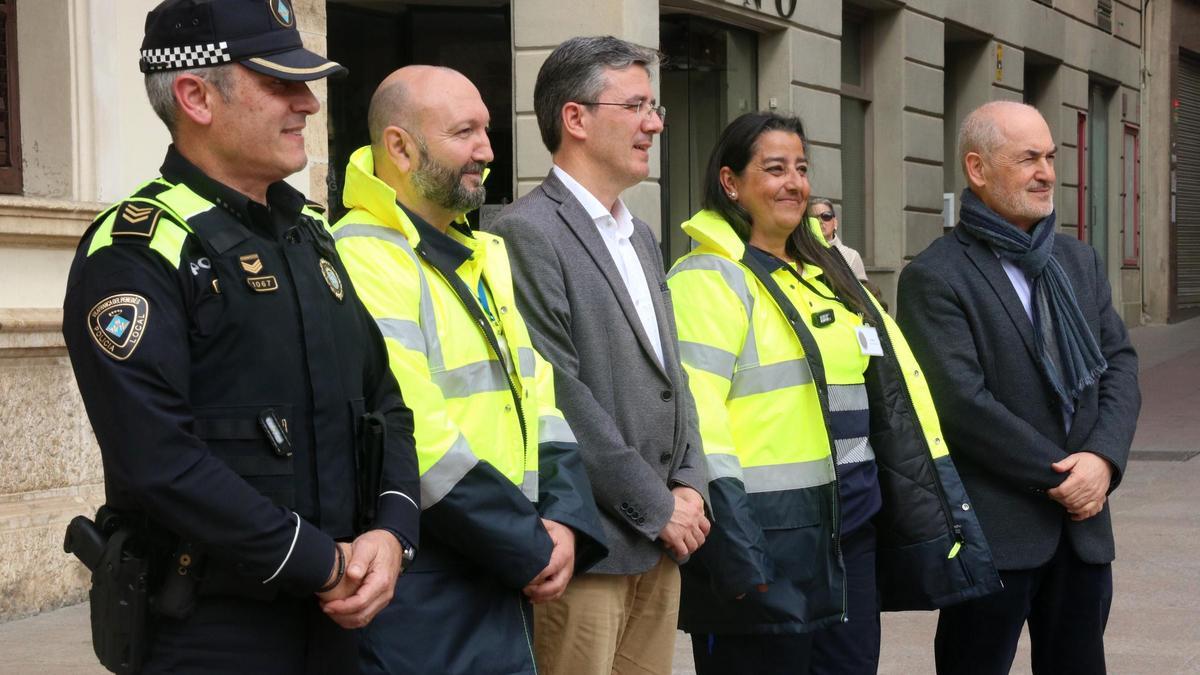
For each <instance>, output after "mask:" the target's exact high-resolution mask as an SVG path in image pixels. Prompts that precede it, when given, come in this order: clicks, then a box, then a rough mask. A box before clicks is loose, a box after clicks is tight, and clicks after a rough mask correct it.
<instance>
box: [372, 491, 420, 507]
mask: <svg viewBox="0 0 1200 675" xmlns="http://www.w3.org/2000/svg"><path fill="white" fill-rule="evenodd" d="M385 495H396V496H397V497H403V498H404V499H407V500H408V503H409V504H412V505H413V506H414V507H415V506H416V505H417V503H416V502H415V501H413V498H412V497H409V496H408V495H406V494H404V493H403V492H400V491H398V490H388V491H387V492H380V493H379V496H380V497H383V496H385Z"/></svg>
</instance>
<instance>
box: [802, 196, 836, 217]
mask: <svg viewBox="0 0 1200 675" xmlns="http://www.w3.org/2000/svg"><path fill="white" fill-rule="evenodd" d="M818 204H820V205H822V206H828V207H829V210H830V211H833V215H835V216H836V215H837V209H835V208H833V202H831V201H829V200H828V199H825V198H824V197H813V198H811V199H809V200H808V210H809V211H812V208H813V207H814V206H816V205H818Z"/></svg>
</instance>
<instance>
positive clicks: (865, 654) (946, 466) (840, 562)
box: [669, 113, 1000, 675]
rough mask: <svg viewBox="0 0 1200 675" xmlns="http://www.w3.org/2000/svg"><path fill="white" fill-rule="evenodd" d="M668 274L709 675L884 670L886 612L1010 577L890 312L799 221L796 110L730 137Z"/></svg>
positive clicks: (701, 642) (686, 582)
mask: <svg viewBox="0 0 1200 675" xmlns="http://www.w3.org/2000/svg"><path fill="white" fill-rule="evenodd" d="M704 181H705V182H704V186H703V188H704V210H703V211H701V212H699V213H697V214H696V215H695V216H694V217H693V218H692V219H691V220H689V221H688V222H686V223H684V224H683V229H684V231H685V232H687V233H688V234H689V235H690V236H691V237H692V238H693V239H694V240H695V241H696V244H697V246H696V248H695V249H694V250H693V251H692V252H691V253H689V254H688V255H686V256H685V257H683V258H682V259H680V260H679V262H678V263H676V265H675V266H674V268H673V269H672V270H671V274H670V277H669V284H670V289H671V296H672V299H673V302H674V306H675V318H676V322H677V324H678V327H679V341H680V353H681V355H682V359H683V364H684V366H685V368H686V370H687V374H688V377H689V381H690V387H691V390H692V394H693V396H694V398H695V400H696V408H697V412H698V415H699V422H700V433H701V436H702V438H703V441H704V451H705V455H706V456H707V459H708V466H709V474H710V483H709V488H710V490H711V492H712V509H713V515H714V518H715V519H714V523H713V529H712V532H711V533H710V534H709V538H708V541H707V542H706V543H705V545H704V546H703V547H701V549H700V550H699V551H698V552H697V553H696V555H695V556H694V557H693V559H692V561H691V562H690V563H689V564H687V565H685V566H684V568H683V591H682V592H683V596H682V601H681V608H680V624H681V626H682V627H683V629H684V630H686V631H687V632H689V633H690V634H691V636H692V650H693V653H694V655H695V659H696V670H697V672H698V673H700V674H701V675H705V674H707V673H733V672H753V673H776V672H779V673H783V672H787V673H805V672H814V673H831V672H837V673H873V672H875V670H876V668H877V665H878V660H879V612H880V610H881V609H883V610H903V609H930V608H934V607H941V606H945V605H947V604H952V603H954V602H958V601H962V600H965V599H968V598H973V597H977V596H980V595H984V594H986V593H989V592H992V591H995V590H998V589H999V588H1000V583H999V577H998V576H997V574H996V571H995V569H994V567H993V566H992V562H991V554H990V552H989V550H988V547H987V543H986V542H985V541H984V538H983V535H982V533H981V531H980V529H979V524H978V522H977V521H976V519H975V515H974V512H973V511H972V510H971V504H970V502H969V501H968V500H967V496H966V493H965V492H964V491H963V487H962V483H961V482H960V480H959V477H958V474H957V472H956V471H955V469H954V465H953V464H952V463H951V461H950V457H949V455H948V454H947V451H946V446H945V443H944V441H943V440H942V435H941V430H940V428H939V426H938V419H937V413H936V412H935V411H934V408H933V402H932V399H931V398H930V394H929V390H928V388H927V387H926V385H925V381H924V378H923V377H922V374H921V368H920V366H919V365H918V364H917V362H916V360H915V359H914V358H913V356H912V353H911V352H910V351H909V348H908V345H907V344H906V343H905V341H904V337H903V336H902V335H901V334H900V331H899V329H898V328H897V327H896V324H895V323H893V322H892V319H891V318H890V317H889V316H888V315H887V314H886V313H884V312H883V311H882V310H881V309H880V307H879V306H878V305H877V304H876V303H875V301H874V300H873V299H872V298H871V297H870V295H869V294H868V293H867V292H866V291H865V290H864V289H863V287H862V286H861V285H860V284H859V282H858V281H857V280H856V279H855V277H854V274H853V272H851V270H850V268H849V267H848V266H847V265H846V263H845V260H843V259H842V258H841V257H840V256H838V255H836V254H835V253H834V252H833V251H832V249H830V248H828V247H827V244H826V243H825V242H824V238H823V237H821V236H820V230H819V228H818V227H817V226H815V225H813V224H811V223H810V222H808V221H806V218H805V213H806V208H807V206H808V196H809V184H808V155H807V151H806V142H805V140H804V132H803V128H802V126H801V123H800V121H799V120H798V119H795V118H788V117H781V116H778V115H775V114H770V113H750V114H747V115H743V116H741V117H739V118H738V119H736V120H734V121H733V122H732V123H730V125H729V126H728V127H727V128H726V129H725V131H724V132H723V133H722V135H721V138H720V139H719V140H718V142H717V145H716V148H715V149H714V150H713V155H712V157H711V158H710V161H709V165H708V169H707V172H706V174H705V177H704Z"/></svg>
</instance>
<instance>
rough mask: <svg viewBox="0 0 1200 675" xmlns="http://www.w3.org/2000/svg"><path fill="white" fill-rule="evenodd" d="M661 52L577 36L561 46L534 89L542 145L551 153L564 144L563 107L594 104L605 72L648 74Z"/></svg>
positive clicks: (610, 39) (608, 37) (612, 39)
mask: <svg viewBox="0 0 1200 675" xmlns="http://www.w3.org/2000/svg"><path fill="white" fill-rule="evenodd" d="M656 63H658V52H657V51H655V50H653V49H648V48H646V47H642V46H639V45H636V44H634V43H632V42H626V41H625V40H621V39H618V38H615V37H612V36H611V35H604V36H596V37H575V38H571V39H570V40H567V41H566V42H564V43H562V44H560V45H559V46H558V47H557V48H556V49H555V50H554V51H553V52H551V53H550V56H549V57H547V58H546V62H545V63H543V64H542V68H541V70H539V71H538V76H537V83H536V84H535V85H534V87H533V109H534V112H536V113H537V121H538V130H539V131H540V132H541V134H542V143H545V144H546V149H547V150H549V151H550V152H551V153H554V152H556V151H557V150H558V146H560V145H561V144H562V108H563V106H564V105H566V104H567V103H569V102H571V101H577V102H578V101H595V100H596V98H597V97H598V96H600V94H601V92H603V91H604V88H605V87H606V86H607V85H608V79H607V77H606V74H605V71H608V70H625V69H626V68H629V67H631V66H635V65H636V66H641V67H643V68H645V69H646V71H647V73H649V71H650V68H651V67H652V66H654V64H656Z"/></svg>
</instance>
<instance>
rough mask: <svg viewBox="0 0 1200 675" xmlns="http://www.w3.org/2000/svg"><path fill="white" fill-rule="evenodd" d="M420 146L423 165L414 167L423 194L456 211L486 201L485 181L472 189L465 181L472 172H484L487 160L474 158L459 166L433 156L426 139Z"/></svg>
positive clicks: (476, 206) (416, 183) (415, 177)
mask: <svg viewBox="0 0 1200 675" xmlns="http://www.w3.org/2000/svg"><path fill="white" fill-rule="evenodd" d="M417 146H418V147H419V149H420V150H421V166H420V167H419V168H417V169H415V170H414V171H413V173H412V182H413V187H415V188H416V189H417V192H418V193H419V194H420V195H421V196H422V197H424V198H425V199H428V200H429V201H431V202H433V203H434V204H437V205H438V206H440V207H442V208H444V209H446V210H447V211H453V212H454V213H467V212H469V211H474V210H475V209H477V208H479V207H480V206H482V205H483V200H484V199H486V198H487V189H486V188H484V187H483V185H482V184H480V186H479V187H477V188H474V189H472V188H469V187H467V186H465V185H463V181H462V179H463V176H465V175H467V174H468V173H474V172H482V171H483V168H484V164H483V162H470V163H468V164H465V165H463V166H462V167H460V168H459V169H457V170H456V169H453V168H451V167H448V166H446V165H445V164H441V163H439V162H438V161H436V160H435V159H433V158H432V157H430V156H429V149H428V148H427V147H425V143H424V142H422V141H420V140H418V141H417Z"/></svg>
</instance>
